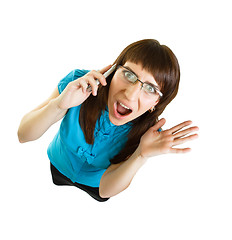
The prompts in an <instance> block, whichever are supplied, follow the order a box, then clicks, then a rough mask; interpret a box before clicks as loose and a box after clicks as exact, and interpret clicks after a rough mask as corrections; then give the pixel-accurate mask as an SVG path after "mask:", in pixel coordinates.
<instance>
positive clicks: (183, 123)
mask: <svg viewBox="0 0 232 240" xmlns="http://www.w3.org/2000/svg"><path fill="white" fill-rule="evenodd" d="M190 124H192V121H185V122H182V123H180V124H178V125H176V126H174V127H172V128H170V129H169V131H170V132H171V133H172V134H174V133H175V132H177V131H179V130H180V129H182V128H184V127H187V126H189V125H190Z"/></svg>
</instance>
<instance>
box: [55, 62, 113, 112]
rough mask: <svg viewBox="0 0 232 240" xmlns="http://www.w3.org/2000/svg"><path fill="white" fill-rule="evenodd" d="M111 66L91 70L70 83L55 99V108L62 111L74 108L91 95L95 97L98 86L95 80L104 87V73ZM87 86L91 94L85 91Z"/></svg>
mask: <svg viewBox="0 0 232 240" xmlns="http://www.w3.org/2000/svg"><path fill="white" fill-rule="evenodd" d="M110 67H111V65H109V66H107V67H104V68H103V69H101V70H100V71H95V70H92V71H90V72H89V73H87V74H85V75H84V76H83V77H81V78H78V79H77V80H74V81H72V82H70V83H69V84H68V85H67V86H66V88H65V89H64V91H63V92H62V93H61V94H60V95H59V96H58V97H57V98H56V99H55V101H56V104H57V107H58V108H59V109H62V110H68V109H69V108H72V107H76V106H78V105H80V104H82V103H83V102H84V101H85V100H86V99H87V98H88V97H89V96H90V94H91V93H92V94H93V95H94V96H96V95H97V90H98V85H97V82H96V80H99V81H100V83H101V84H102V85H103V86H106V84H107V83H106V79H105V77H104V75H103V73H104V72H106V71H107V70H109V69H110ZM88 84H89V85H90V86H91V88H92V92H88V91H87V87H88Z"/></svg>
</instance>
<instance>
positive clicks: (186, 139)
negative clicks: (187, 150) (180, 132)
mask: <svg viewBox="0 0 232 240" xmlns="http://www.w3.org/2000/svg"><path fill="white" fill-rule="evenodd" d="M196 138H198V134H193V135H190V136H188V137H184V138H178V139H175V140H174V141H173V146H176V145H180V144H183V143H186V142H188V141H191V140H194V139H196Z"/></svg>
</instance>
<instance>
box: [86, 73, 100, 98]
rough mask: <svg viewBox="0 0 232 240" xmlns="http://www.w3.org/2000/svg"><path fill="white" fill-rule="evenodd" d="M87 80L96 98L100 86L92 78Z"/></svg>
mask: <svg viewBox="0 0 232 240" xmlns="http://www.w3.org/2000/svg"><path fill="white" fill-rule="evenodd" d="M86 80H87V82H88V84H89V85H90V87H91V90H92V94H93V95H94V96H96V95H97V90H98V84H97V82H96V80H95V79H94V78H93V77H90V76H89V77H86Z"/></svg>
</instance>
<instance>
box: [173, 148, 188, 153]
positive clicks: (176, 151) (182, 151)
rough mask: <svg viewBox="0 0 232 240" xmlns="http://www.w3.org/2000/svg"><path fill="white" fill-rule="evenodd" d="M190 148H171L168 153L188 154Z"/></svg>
mask: <svg viewBox="0 0 232 240" xmlns="http://www.w3.org/2000/svg"><path fill="white" fill-rule="evenodd" d="M190 151H191V148H171V150H170V153H188V152H190Z"/></svg>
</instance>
